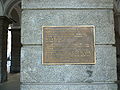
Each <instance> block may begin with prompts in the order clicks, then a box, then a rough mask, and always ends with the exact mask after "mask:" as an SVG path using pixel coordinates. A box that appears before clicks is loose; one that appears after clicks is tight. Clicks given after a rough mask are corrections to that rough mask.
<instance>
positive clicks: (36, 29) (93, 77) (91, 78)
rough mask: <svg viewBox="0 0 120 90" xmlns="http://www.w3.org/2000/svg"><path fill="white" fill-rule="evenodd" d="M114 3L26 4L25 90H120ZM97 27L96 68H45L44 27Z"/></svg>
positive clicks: (38, 0)
mask: <svg viewBox="0 0 120 90" xmlns="http://www.w3.org/2000/svg"><path fill="white" fill-rule="evenodd" d="M113 15H114V14H113V0H22V25H21V28H22V29H21V36H22V37H21V41H22V44H23V47H22V49H21V79H20V80H21V83H22V85H21V90H117V84H116V83H115V82H116V81H117V69H116V64H117V62H116V47H115V46H114V45H115V34H114V17H113ZM80 25H94V26H95V40H96V42H95V44H96V46H95V48H96V51H95V53H96V64H95V65H90V64H89V65H43V64H42V53H43V50H42V48H43V46H42V26H80Z"/></svg>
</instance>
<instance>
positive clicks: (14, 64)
mask: <svg viewBox="0 0 120 90" xmlns="http://www.w3.org/2000/svg"><path fill="white" fill-rule="evenodd" d="M11 34H12V42H11V67H10V72H11V73H18V72H20V49H21V32H20V29H11Z"/></svg>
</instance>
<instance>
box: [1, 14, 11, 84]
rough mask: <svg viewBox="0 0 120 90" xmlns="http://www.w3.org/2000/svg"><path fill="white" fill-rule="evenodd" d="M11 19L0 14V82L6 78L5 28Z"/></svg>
mask: <svg viewBox="0 0 120 90" xmlns="http://www.w3.org/2000/svg"><path fill="white" fill-rule="evenodd" d="M10 23H11V21H10V20H9V19H8V18H7V17H5V16H0V82H4V81H6V80H7V30H8V26H9V24H10Z"/></svg>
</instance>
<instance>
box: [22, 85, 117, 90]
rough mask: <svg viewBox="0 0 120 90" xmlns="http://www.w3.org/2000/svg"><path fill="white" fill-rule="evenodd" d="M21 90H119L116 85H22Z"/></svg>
mask: <svg viewBox="0 0 120 90" xmlns="http://www.w3.org/2000/svg"><path fill="white" fill-rule="evenodd" d="M21 90H117V85H116V84H93V85H92V84H89V85H21Z"/></svg>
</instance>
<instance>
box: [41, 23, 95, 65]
mask: <svg viewBox="0 0 120 90" xmlns="http://www.w3.org/2000/svg"><path fill="white" fill-rule="evenodd" d="M44 27H93V35H94V36H93V38H94V42H93V43H94V44H93V45H94V46H93V47H94V62H93V63H44V59H43V58H44V57H43V45H44V41H43V38H44V37H43V28H44ZM41 61H42V65H95V64H96V47H95V26H94V25H79V26H42V60H41Z"/></svg>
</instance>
